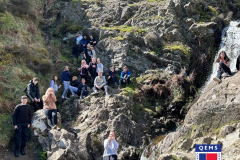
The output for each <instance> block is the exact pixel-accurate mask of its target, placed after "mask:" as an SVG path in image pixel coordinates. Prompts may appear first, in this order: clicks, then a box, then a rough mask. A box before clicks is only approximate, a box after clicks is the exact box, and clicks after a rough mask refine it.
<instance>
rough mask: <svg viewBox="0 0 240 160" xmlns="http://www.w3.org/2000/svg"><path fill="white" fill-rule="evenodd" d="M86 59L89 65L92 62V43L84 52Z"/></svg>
mask: <svg viewBox="0 0 240 160" xmlns="http://www.w3.org/2000/svg"><path fill="white" fill-rule="evenodd" d="M84 58H85V59H86V63H87V65H89V63H90V62H91V60H92V50H91V45H90V43H89V44H88V45H87V49H85V50H84Z"/></svg>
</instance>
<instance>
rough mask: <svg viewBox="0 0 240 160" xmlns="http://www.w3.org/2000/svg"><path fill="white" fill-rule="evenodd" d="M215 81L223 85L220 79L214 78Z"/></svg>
mask: <svg viewBox="0 0 240 160" xmlns="http://www.w3.org/2000/svg"><path fill="white" fill-rule="evenodd" d="M213 80H214V81H215V82H218V83H221V79H219V78H217V77H215V78H213Z"/></svg>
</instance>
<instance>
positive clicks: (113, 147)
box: [103, 131, 119, 160]
mask: <svg viewBox="0 0 240 160" xmlns="http://www.w3.org/2000/svg"><path fill="white" fill-rule="evenodd" d="M118 146H119V145H118V142H117V141H116V139H115V133H114V131H111V132H110V133H109V136H108V139H105V141H104V153H103V160H117V149H118Z"/></svg>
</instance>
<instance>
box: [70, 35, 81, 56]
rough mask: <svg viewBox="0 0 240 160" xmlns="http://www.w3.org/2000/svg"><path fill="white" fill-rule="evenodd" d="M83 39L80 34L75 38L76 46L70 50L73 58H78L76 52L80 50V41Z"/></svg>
mask: <svg viewBox="0 0 240 160" xmlns="http://www.w3.org/2000/svg"><path fill="white" fill-rule="evenodd" d="M82 39H83V37H82V35H81V33H78V36H77V38H76V45H75V46H74V47H73V50H72V54H73V55H74V56H75V57H78V53H77V52H78V50H79V49H80V47H81V46H80V41H81V40H82Z"/></svg>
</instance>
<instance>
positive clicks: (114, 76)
mask: <svg viewBox="0 0 240 160" xmlns="http://www.w3.org/2000/svg"><path fill="white" fill-rule="evenodd" d="M115 82H117V74H116V71H115V69H114V67H111V68H110V71H109V72H108V85H109V86H110V85H111V83H112V85H113V88H114V87H115Z"/></svg>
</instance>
